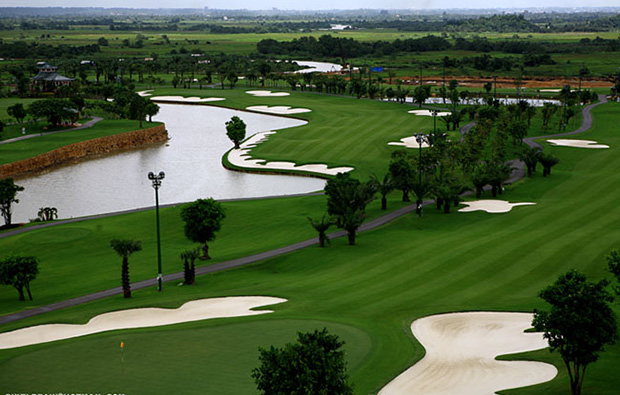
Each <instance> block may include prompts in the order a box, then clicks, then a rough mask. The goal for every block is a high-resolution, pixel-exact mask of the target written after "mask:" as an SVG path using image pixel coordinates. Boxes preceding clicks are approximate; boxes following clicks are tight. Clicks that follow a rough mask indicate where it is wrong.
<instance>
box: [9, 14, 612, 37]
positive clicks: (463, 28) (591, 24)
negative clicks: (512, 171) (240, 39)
mask: <svg viewBox="0 0 620 395" xmlns="http://www.w3.org/2000/svg"><path fill="white" fill-rule="evenodd" d="M47 11H48V12H49V11H50V10H47ZM0 15H5V19H3V20H2V21H1V22H0V30H16V29H22V30H71V29H75V28H76V26H79V25H82V26H83V25H89V26H108V27H109V29H110V30H121V31H126V30H145V31H155V30H166V31H209V32H211V33H214V34H217V33H222V34H243V33H286V32H297V31H300V30H301V31H307V30H312V29H329V28H330V27H331V24H342V25H351V26H352V27H353V28H361V29H397V30H399V31H415V32H438V31H439V32H446V33H460V32H469V33H471V32H499V33H506V32H510V33H549V32H572V31H581V32H602V31H615V30H618V29H619V28H620V16H619V15H616V14H610V13H585V12H581V13H557V12H554V13H522V14H501V15H490V16H488V15H484V16H480V15H462V14H446V15H401V16H400V17H399V18H397V19H395V18H394V17H393V16H390V15H381V14H379V15H363V16H356V17H354V18H347V17H343V16H342V15H338V16H336V15H333V16H331V18H329V16H328V15H321V16H320V18H319V19H318V20H317V19H316V18H317V16H316V15H311V16H305V17H304V16H301V15H297V16H296V17H295V18H294V19H296V20H293V21H282V19H283V18H285V17H284V16H281V15H272V16H265V15H260V16H252V15H235V19H236V20H243V21H247V22H249V23H248V24H246V25H245V26H229V25H226V24H222V23H221V19H220V18H217V17H213V19H212V20H210V21H208V22H205V21H204V19H203V18H204V17H203V18H197V16H196V15H183V16H182V17H183V21H181V17H180V16H179V15H167V16H154V15H149V16H148V17H145V16H138V15H133V16H132V17H131V20H130V21H129V22H128V21H127V19H128V18H122V20H120V19H117V20H115V19H114V18H110V17H109V16H101V17H97V16H94V13H92V12H91V15H83V16H79V17H75V16H73V17H68V15H53V13H50V14H49V15H46V16H41V15H39V16H35V15H33V14H28V15H27V16H21V17H20V16H19V13H13V12H11V10H9V9H5V10H2V12H0ZM145 15H146V14H145ZM231 15H232V14H231ZM297 19H300V20H297ZM303 19H305V20H303Z"/></svg>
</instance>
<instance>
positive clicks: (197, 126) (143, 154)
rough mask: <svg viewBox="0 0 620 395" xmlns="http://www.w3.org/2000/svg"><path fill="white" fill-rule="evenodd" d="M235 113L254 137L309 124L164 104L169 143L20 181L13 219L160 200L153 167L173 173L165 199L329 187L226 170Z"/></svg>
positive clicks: (161, 115)
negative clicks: (46, 210) (228, 125)
mask: <svg viewBox="0 0 620 395" xmlns="http://www.w3.org/2000/svg"><path fill="white" fill-rule="evenodd" d="M234 115H237V116H239V117H240V118H242V119H243V120H244V121H245V123H246V124H247V125H248V129H247V130H248V132H247V135H248V136H249V135H252V134H254V133H257V132H260V131H266V130H277V129H284V128H290V127H294V126H300V125H303V124H304V123H305V122H304V121H300V120H295V119H288V118H283V117H274V116H269V115H264V114H254V113H246V112H240V111H233V110H228V109H222V108H216V107H209V106H195V105H178V104H160V112H159V114H158V115H157V116H156V117H154V120H157V121H162V122H165V123H166V127H167V129H168V134H169V136H170V138H171V139H170V141H169V143H168V144H166V145H157V146H153V147H149V148H142V149H136V150H132V151H126V152H121V153H117V154H113V155H109V156H105V157H99V158H94V159H89V160H85V161H81V162H79V163H75V164H70V165H67V166H63V167H60V168H56V169H54V170H51V171H48V172H44V173H41V174H38V175H36V176H32V177H27V178H21V179H19V180H16V183H17V184H19V185H21V186H23V187H25V190H24V191H23V192H20V193H19V195H18V198H19V200H20V201H19V204H16V205H14V214H13V221H14V222H26V221H28V219H29V218H35V217H36V214H37V211H38V210H39V208H40V207H56V208H57V209H58V215H59V218H70V217H79V216H84V215H93V214H100V213H107V212H114V211H120V210H128V209H132V208H138V207H147V206H153V205H154V193H153V190H152V187H151V182H150V181H149V180H148V179H147V174H148V172H149V171H154V172H159V171H162V170H163V171H165V172H166V178H165V179H164V181H163V185H162V187H161V189H160V192H159V198H160V202H161V203H162V204H167V203H178V202H186V201H192V200H195V199H197V198H205V197H213V198H216V199H226V198H246V197H259V196H274V195H288V194H295V193H305V192H312V191H317V190H320V189H322V188H323V187H324V185H325V181H323V180H320V179H314V178H308V177H294V176H279V175H257V174H248V173H238V172H233V171H229V170H226V169H224V168H223V167H222V164H221V158H222V155H223V154H224V153H225V152H226V151H227V150H228V149H230V148H231V147H232V143H231V142H230V140H228V138H227V137H226V129H225V126H224V123H225V122H226V121H228V120H229V119H230V118H231V117H232V116H234ZM290 132H291V133H294V131H290ZM282 133H286V132H282Z"/></svg>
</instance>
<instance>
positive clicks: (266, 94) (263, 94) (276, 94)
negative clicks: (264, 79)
mask: <svg viewBox="0 0 620 395" xmlns="http://www.w3.org/2000/svg"><path fill="white" fill-rule="evenodd" d="M245 93H247V94H249V95H252V96H258V97H279V96H289V95H290V93H288V92H272V91H247V92H245Z"/></svg>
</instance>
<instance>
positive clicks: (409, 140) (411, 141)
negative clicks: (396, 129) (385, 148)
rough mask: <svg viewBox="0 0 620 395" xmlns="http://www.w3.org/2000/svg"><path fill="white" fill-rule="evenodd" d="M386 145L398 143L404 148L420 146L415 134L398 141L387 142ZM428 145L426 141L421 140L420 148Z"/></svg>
mask: <svg viewBox="0 0 620 395" xmlns="http://www.w3.org/2000/svg"><path fill="white" fill-rule="evenodd" d="M388 145H399V146H401V147H405V148H420V144H418V141H417V140H416V139H415V136H409V137H404V138H402V139H400V142H397V141H392V142H389V143H388ZM428 147H430V145H428V143H427V142H426V141H422V148H428Z"/></svg>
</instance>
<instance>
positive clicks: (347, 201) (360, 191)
mask: <svg viewBox="0 0 620 395" xmlns="http://www.w3.org/2000/svg"><path fill="white" fill-rule="evenodd" d="M375 192H376V190H375V188H374V186H373V184H372V182H365V183H362V182H360V181H359V180H357V179H355V178H351V176H350V175H349V173H338V174H337V175H336V177H335V178H332V179H330V180H328V181H327V184H326V185H325V194H326V195H327V213H328V214H330V215H333V216H334V218H335V219H336V225H337V226H338V227H339V228H342V229H345V230H346V231H347V233H348V238H349V244H350V245H355V233H356V232H357V229H358V228H359V227H360V225H361V224H362V222H363V221H364V217H365V210H366V205H367V204H368V203H370V202H371V201H372V199H373V198H374V194H375Z"/></svg>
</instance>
